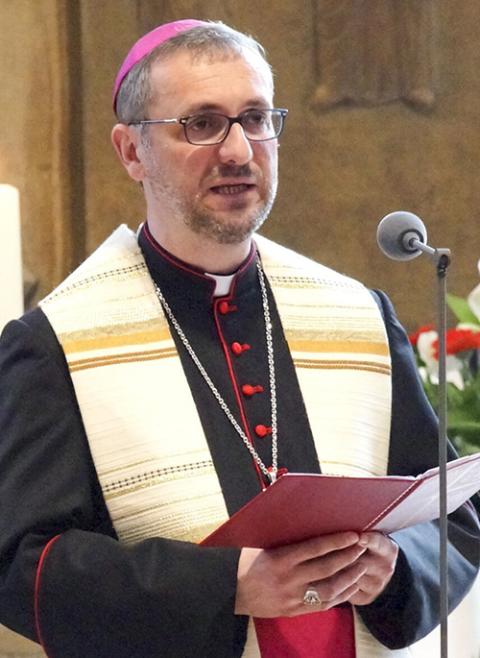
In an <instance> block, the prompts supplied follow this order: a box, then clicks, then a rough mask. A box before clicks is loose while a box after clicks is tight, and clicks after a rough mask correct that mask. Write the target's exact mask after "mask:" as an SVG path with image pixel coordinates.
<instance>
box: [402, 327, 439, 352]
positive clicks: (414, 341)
mask: <svg viewBox="0 0 480 658" xmlns="http://www.w3.org/2000/svg"><path fill="white" fill-rule="evenodd" d="M434 329H435V327H434V326H433V324H425V325H423V327H420V328H419V329H417V331H415V332H414V333H413V334H410V335H409V337H408V340H409V341H410V343H411V344H412V345H413V347H416V346H417V342H418V337H419V336H420V334H423V333H424V332H426V331H433V330H434Z"/></svg>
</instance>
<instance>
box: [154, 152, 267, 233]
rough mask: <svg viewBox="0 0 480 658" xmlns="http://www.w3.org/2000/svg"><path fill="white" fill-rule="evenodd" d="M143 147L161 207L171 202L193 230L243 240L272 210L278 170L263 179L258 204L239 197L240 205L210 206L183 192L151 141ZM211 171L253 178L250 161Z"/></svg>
mask: <svg viewBox="0 0 480 658" xmlns="http://www.w3.org/2000/svg"><path fill="white" fill-rule="evenodd" d="M144 147H145V152H146V153H148V157H147V162H146V174H147V179H148V182H149V187H150V190H151V193H152V195H153V197H154V198H155V200H156V201H157V203H158V204H159V206H160V207H163V208H165V207H167V206H168V208H169V210H170V212H171V213H172V216H174V217H176V218H178V220H179V221H181V222H183V224H184V225H185V226H187V227H188V228H189V229H190V230H191V231H192V232H193V233H196V234H197V235H201V236H203V237H206V238H208V239H209V240H211V241H213V242H216V243H217V244H240V243H242V242H244V241H245V240H246V239H248V238H249V237H250V236H251V235H252V234H253V233H255V231H257V230H258V229H259V228H260V227H261V226H262V224H263V223H264V221H265V220H266V219H267V217H268V215H269V214H270V211H271V209H272V206H273V203H274V201H275V197H276V194H277V175H276V171H274V172H273V174H272V177H271V179H270V180H265V179H263V181H262V182H263V185H262V190H263V194H262V197H263V198H262V199H261V201H260V203H258V204H256V205H255V207H253V208H252V207H244V202H243V201H239V203H238V207H237V208H235V207H233V208H231V209H230V210H228V211H218V210H213V209H212V210H210V209H208V208H206V207H205V206H202V205H201V203H200V198H199V196H195V197H193V198H191V197H189V196H187V194H185V193H182V189H181V188H180V187H179V186H178V185H175V184H174V182H173V181H172V179H171V178H170V177H169V174H168V171H167V169H166V168H165V167H162V165H161V164H160V162H158V161H157V158H156V157H155V154H154V153H153V151H152V150H151V149H150V148H149V144H148V143H147V144H144ZM211 175H218V176H219V177H220V178H223V177H225V178H234V177H247V178H252V180H253V179H254V175H253V173H252V171H251V169H250V165H249V164H245V165H219V166H218V168H217V170H216V171H214V172H212V174H211Z"/></svg>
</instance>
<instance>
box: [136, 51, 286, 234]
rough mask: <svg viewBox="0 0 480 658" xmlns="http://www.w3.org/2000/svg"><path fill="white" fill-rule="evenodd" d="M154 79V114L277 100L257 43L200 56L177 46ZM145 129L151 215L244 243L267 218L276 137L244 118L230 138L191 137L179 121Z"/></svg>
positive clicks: (172, 226)
mask: <svg viewBox="0 0 480 658" xmlns="http://www.w3.org/2000/svg"><path fill="white" fill-rule="evenodd" d="M151 84H152V89H153V91H154V97H153V100H152V102H151V104H150V107H149V109H148V118H149V119H163V118H178V117H185V116H190V115H192V114H196V113H198V112H202V113H204V112H205V111H211V112H219V113H222V114H225V115H227V116H237V115H238V114H240V113H241V112H244V111H245V110H247V109H249V108H257V107H260V108H270V107H272V103H273V98H272V97H273V85H272V78H271V74H270V71H269V69H268V67H267V65H266V64H265V62H264V61H263V60H262V58H261V57H260V56H259V55H257V54H256V53H254V52H250V51H245V53H244V55H243V56H236V55H234V54H231V55H228V56H227V57H225V56H223V55H222V54H219V56H218V58H214V59H210V58H207V57H204V58H200V59H197V60H192V58H191V56H190V54H188V53H183V52H181V53H176V54H175V55H172V56H171V57H169V58H168V59H167V60H165V61H162V62H159V63H157V64H155V65H154V66H153V67H152V72H151ZM143 131H144V133H143V138H142V146H141V148H140V149H139V157H140V159H141V160H142V162H143V164H144V170H145V178H144V180H143V184H144V188H145V193H146V196H147V202H148V212H149V220H150V221H152V222H155V223H158V225H159V226H160V225H161V226H162V230H164V231H165V230H166V231H168V232H169V234H170V235H172V233H173V232H175V235H176V237H177V238H178V239H181V238H182V235H185V231H187V233H188V232H189V233H190V234H191V233H192V232H193V233H195V234H197V235H200V236H202V237H206V238H207V239H209V240H213V241H215V242H217V243H224V244H238V243H241V242H243V241H244V240H246V239H248V238H249V237H250V235H251V234H252V233H253V231H255V230H256V229H258V227H259V226H260V225H261V224H262V223H263V221H264V220H265V219H266V217H267V215H268V213H269V211H270V209H271V207H272V204H273V201H274V198H275V194H276V188H277V140H271V141H267V142H257V143H254V142H249V141H248V140H247V139H246V137H245V135H244V133H243V129H242V128H241V126H240V124H238V123H236V124H233V126H232V127H231V129H230V132H229V134H228V136H227V138H226V140H225V141H224V142H222V143H221V144H216V145H212V146H194V145H192V144H190V143H189V142H187V140H186V139H185V135H184V130H183V126H181V125H178V124H173V125H164V124H155V125H150V126H148V127H145V128H143ZM185 237H186V236H185Z"/></svg>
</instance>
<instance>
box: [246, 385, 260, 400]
mask: <svg viewBox="0 0 480 658" xmlns="http://www.w3.org/2000/svg"><path fill="white" fill-rule="evenodd" d="M242 393H243V394H244V395H246V396H247V397H251V396H252V395H255V393H263V386H260V385H257V386H252V385H251V384H244V385H243V386H242Z"/></svg>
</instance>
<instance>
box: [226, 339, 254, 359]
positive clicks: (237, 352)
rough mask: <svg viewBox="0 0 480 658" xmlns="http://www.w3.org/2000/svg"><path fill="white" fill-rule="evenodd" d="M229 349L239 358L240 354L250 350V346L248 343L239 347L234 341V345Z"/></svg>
mask: <svg viewBox="0 0 480 658" xmlns="http://www.w3.org/2000/svg"><path fill="white" fill-rule="evenodd" d="M231 348H232V352H233V353H234V354H235V355H236V356H240V354H241V353H242V352H245V351H246V350H249V349H250V345H249V344H248V343H243V345H241V344H240V343H237V342H236V341H235V343H232V344H231Z"/></svg>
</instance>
